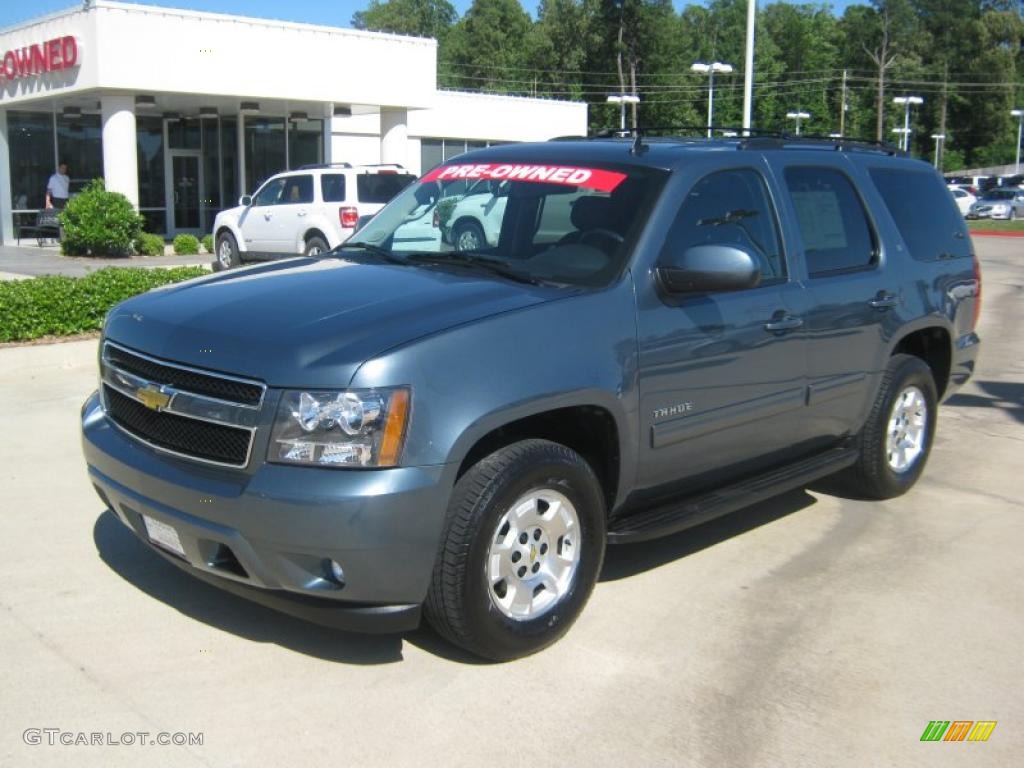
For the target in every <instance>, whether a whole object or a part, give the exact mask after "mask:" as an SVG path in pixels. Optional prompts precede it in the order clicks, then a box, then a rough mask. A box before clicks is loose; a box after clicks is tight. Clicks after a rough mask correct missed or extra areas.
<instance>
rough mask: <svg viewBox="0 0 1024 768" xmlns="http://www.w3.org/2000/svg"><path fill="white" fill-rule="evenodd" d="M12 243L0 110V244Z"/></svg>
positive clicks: (1, 113)
mask: <svg viewBox="0 0 1024 768" xmlns="http://www.w3.org/2000/svg"><path fill="white" fill-rule="evenodd" d="M13 241H14V216H13V215H12V214H11V152H10V146H9V145H8V143H7V110H5V109H0V243H11V242H13Z"/></svg>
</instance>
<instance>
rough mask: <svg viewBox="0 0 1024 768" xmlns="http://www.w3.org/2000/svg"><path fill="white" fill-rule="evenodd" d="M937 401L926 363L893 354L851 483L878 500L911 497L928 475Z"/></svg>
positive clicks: (866, 426)
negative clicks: (927, 464)
mask: <svg viewBox="0 0 1024 768" xmlns="http://www.w3.org/2000/svg"><path fill="white" fill-rule="evenodd" d="M937 406H938V396H937V394H936V389H935V379H934V377H933V376H932V371H931V368H929V367H928V365H927V363H925V362H924V361H923V360H921V358H919V357H914V356H912V355H893V356H892V358H890V360H889V364H888V365H887V366H886V369H885V373H884V374H883V377H882V385H881V387H880V388H879V391H878V396H877V398H876V399H875V404H874V406H873V407H872V409H871V413H870V415H869V416H868V420H867V422H866V423H865V425H864V429H863V430H862V432H861V435H860V457H859V458H858V461H857V464H855V465H854V466H853V467H852V468H851V472H850V479H851V480H853V481H854V482H855V483H856V488H857V490H859V491H860V492H862V493H864V494H866V495H868V496H870V497H872V498H876V499H889V498H892V497H893V496H899V495H900V494H903V493H906V492H907V491H909V490H910V488H911V487H912V486H913V485H914V483H916V482H917V479H918V478H919V477H920V476H921V473H922V472H923V471H924V466H925V463H926V462H927V461H928V454H929V453H930V452H931V447H932V438H933V437H934V436H935V423H936V415H937Z"/></svg>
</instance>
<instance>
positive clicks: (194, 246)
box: [173, 235, 199, 256]
mask: <svg viewBox="0 0 1024 768" xmlns="http://www.w3.org/2000/svg"><path fill="white" fill-rule="evenodd" d="M173 245H174V252H175V253H176V254H178V255H179V256H195V255H196V254H197V253H199V238H197V237H196V236H195V235H176V236H175V238H174V243H173Z"/></svg>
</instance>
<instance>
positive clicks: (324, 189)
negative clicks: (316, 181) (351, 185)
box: [320, 173, 345, 203]
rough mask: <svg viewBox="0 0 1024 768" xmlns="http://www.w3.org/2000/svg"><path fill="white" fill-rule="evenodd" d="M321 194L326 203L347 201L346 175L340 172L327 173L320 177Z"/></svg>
mask: <svg viewBox="0 0 1024 768" xmlns="http://www.w3.org/2000/svg"><path fill="white" fill-rule="evenodd" d="M320 195H321V196H322V197H323V199H324V202H325V203H343V202H345V177H344V176H343V175H342V174H340V173H325V174H324V175H323V176H321V177H320Z"/></svg>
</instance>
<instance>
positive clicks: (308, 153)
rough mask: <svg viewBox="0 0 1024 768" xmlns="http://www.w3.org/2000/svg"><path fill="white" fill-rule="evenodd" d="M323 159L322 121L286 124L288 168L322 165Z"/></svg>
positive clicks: (290, 122)
mask: <svg viewBox="0 0 1024 768" xmlns="http://www.w3.org/2000/svg"><path fill="white" fill-rule="evenodd" d="M323 158H324V121H323V120H290V121H289V122H288V167H289V168H291V169H295V168H301V167H302V166H304V165H316V164H318V163H322V162H323Z"/></svg>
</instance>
